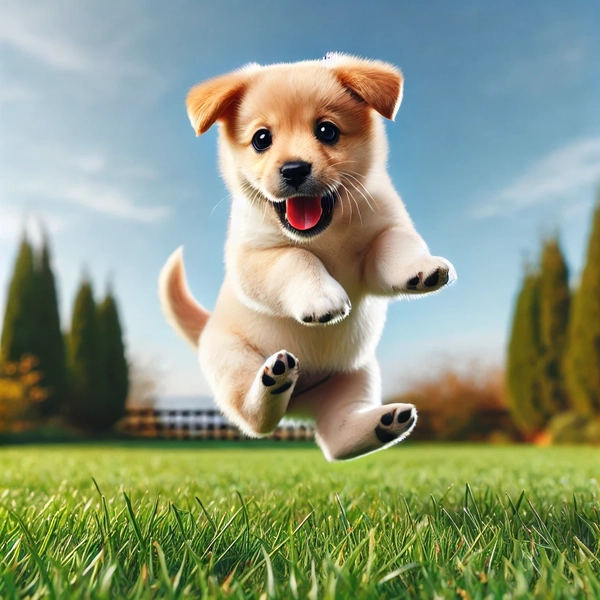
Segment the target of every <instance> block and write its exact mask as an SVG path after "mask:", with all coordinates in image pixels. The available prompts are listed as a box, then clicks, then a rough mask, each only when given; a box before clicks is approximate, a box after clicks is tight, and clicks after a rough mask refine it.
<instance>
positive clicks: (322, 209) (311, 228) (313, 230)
mask: <svg viewBox="0 0 600 600" xmlns="http://www.w3.org/2000/svg"><path fill="white" fill-rule="evenodd" d="M335 200H336V198H335V196H334V195H333V194H326V195H325V196H296V197H295V198H288V199H287V200H285V201H284V202H277V203H273V206H274V207H275V211H276V212H277V214H278V215H279V219H280V221H281V224H282V225H283V226H284V227H285V228H286V229H287V230H288V231H292V232H293V233H295V234H297V235H300V236H303V237H312V236H314V235H317V234H319V233H321V232H323V231H325V229H327V227H329V225H330V224H331V220H332V218H333V208H334V206H335Z"/></svg>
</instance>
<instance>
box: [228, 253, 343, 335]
mask: <svg viewBox="0 0 600 600" xmlns="http://www.w3.org/2000/svg"><path fill="white" fill-rule="evenodd" d="M232 260H233V261H234V264H233V265H232V268H231V269H229V272H230V274H231V275H232V280H233V284H234V286H235V289H236V293H237V294H238V296H239V298H240V299H241V300H242V302H244V304H246V305H247V306H249V307H250V308H253V309H254V310H257V311H259V312H263V313H266V314H268V315H271V316H276V317H291V318H293V319H295V320H296V321H298V322H299V323H302V324H304V325H326V324H333V323H337V322H338V321H341V320H342V319H344V318H346V317H347V316H348V314H349V313H350V308H351V305H350V300H349V298H348V295H347V294H346V292H345V290H344V288H342V286H341V285H340V284H339V283H338V282H337V281H336V280H335V279H333V277H331V275H330V274H329V273H328V272H327V269H326V268H325V266H324V265H323V263H322V262H321V261H320V260H319V259H318V258H317V257H316V256H315V255H314V254H312V253H311V252H309V251H307V250H304V249H303V248H289V247H284V248H267V249H257V248H248V247H246V248H239V249H238V250H237V251H236V252H235V254H234V256H233V257H232Z"/></svg>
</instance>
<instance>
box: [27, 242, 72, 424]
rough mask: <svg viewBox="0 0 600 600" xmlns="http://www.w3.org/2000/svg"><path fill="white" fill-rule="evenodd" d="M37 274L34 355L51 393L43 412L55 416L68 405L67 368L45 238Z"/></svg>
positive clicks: (42, 409) (48, 250) (43, 382)
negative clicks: (65, 404)
mask: <svg viewBox="0 0 600 600" xmlns="http://www.w3.org/2000/svg"><path fill="white" fill-rule="evenodd" d="M36 271H37V272H36V296H37V311H36V314H35V319H36V336H35V340H34V342H33V346H32V353H33V354H35V356H37V357H38V359H39V366H38V370H39V371H40V372H41V373H42V379H41V381H40V385H41V386H42V387H44V388H46V389H47V390H48V393H49V395H48V397H47V398H46V400H45V401H44V402H43V403H42V404H41V405H40V413H41V414H42V415H43V416H55V415H57V414H59V413H60V409H61V404H64V403H65V402H66V395H67V365H66V352H65V345H64V340H63V334H62V332H61V329H60V316H59V309H58V298H57V294H56V284H55V280H54V274H53V272H52V266H51V258H50V249H49V247H48V240H47V239H46V238H45V237H44V242H43V245H42V251H41V255H40V258H39V264H38V265H37V268H36Z"/></svg>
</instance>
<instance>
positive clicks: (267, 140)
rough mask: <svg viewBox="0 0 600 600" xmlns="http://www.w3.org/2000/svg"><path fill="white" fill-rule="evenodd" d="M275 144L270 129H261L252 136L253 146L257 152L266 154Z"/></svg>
mask: <svg viewBox="0 0 600 600" xmlns="http://www.w3.org/2000/svg"><path fill="white" fill-rule="evenodd" d="M272 142H273V138H272V137H271V132H270V131H269V130H268V129H259V130H258V131H257V132H256V133H255V134H254V135H253V136H252V145H253V146H254V149H255V150H256V151H257V152H264V151H265V150H266V149H267V148H268V147H269V146H270V145H271V143H272Z"/></svg>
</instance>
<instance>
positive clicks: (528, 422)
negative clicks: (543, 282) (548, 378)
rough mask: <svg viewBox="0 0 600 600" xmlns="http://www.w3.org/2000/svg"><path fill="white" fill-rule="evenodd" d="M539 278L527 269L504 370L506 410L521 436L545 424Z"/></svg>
mask: <svg viewBox="0 0 600 600" xmlns="http://www.w3.org/2000/svg"><path fill="white" fill-rule="evenodd" d="M539 287H540V278H539V275H538V273H536V272H534V271H533V270H532V269H531V268H530V267H527V271H526V274H525V278H524V281H523V286H522V288H521V291H520V293H519V296H518V297H517V302H516V305H515V310H514V316H513V325H512V332H511V336H510V341H509V346H508V357H507V366H506V376H507V388H508V396H509V406H510V410H511V413H512V414H513V417H514V419H515V423H516V424H517V426H518V427H519V429H521V431H522V432H523V433H524V434H525V435H531V434H534V433H536V432H538V431H540V430H541V429H542V428H543V426H544V424H545V421H546V415H545V413H544V410H543V406H542V396H541V382H540V352H541V340H540V327H539V323H540V294H539Z"/></svg>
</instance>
